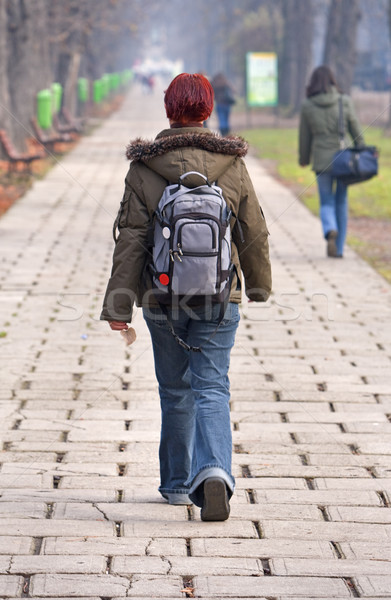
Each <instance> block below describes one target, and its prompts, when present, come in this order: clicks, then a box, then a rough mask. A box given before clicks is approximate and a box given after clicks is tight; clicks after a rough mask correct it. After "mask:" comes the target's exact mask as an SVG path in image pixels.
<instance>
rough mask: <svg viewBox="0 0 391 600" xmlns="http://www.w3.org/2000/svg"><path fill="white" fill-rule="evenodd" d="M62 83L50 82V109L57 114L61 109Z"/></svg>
mask: <svg viewBox="0 0 391 600" xmlns="http://www.w3.org/2000/svg"><path fill="white" fill-rule="evenodd" d="M61 101H62V85H61V83H52V109H53V113H55V114H57V113H59V112H60V109H61Z"/></svg>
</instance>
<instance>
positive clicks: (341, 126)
mask: <svg viewBox="0 0 391 600" xmlns="http://www.w3.org/2000/svg"><path fill="white" fill-rule="evenodd" d="M338 135H339V147H340V149H341V150H344V148H345V121H344V118H343V100H342V95H340V96H339V98H338Z"/></svg>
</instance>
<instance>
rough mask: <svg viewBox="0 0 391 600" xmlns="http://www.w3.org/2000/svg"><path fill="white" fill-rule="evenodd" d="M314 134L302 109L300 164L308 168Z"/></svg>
mask: <svg viewBox="0 0 391 600" xmlns="http://www.w3.org/2000/svg"><path fill="white" fill-rule="evenodd" d="M311 146H312V133H311V128H310V125H309V123H308V117H307V114H306V112H305V109H304V108H302V109H301V113H300V125H299V164H300V165H301V166H303V167H304V166H306V165H309V164H310V161H311Z"/></svg>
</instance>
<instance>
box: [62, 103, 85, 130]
mask: <svg viewBox="0 0 391 600" xmlns="http://www.w3.org/2000/svg"><path fill="white" fill-rule="evenodd" d="M61 114H62V116H63V117H64V119H65V121H66V122H67V124H68V125H69V126H70V127H74V128H75V131H77V132H78V133H82V132H83V130H84V125H85V122H86V119H84V118H83V117H80V118H76V117H73V116H72V115H71V113H70V112H69V110H68V109H67V107H66V106H63V108H62V111H61Z"/></svg>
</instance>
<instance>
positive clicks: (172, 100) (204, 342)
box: [101, 73, 271, 521]
mask: <svg viewBox="0 0 391 600" xmlns="http://www.w3.org/2000/svg"><path fill="white" fill-rule="evenodd" d="M164 100H165V108H166V113H167V117H168V119H169V123H170V128H169V129H164V130H163V131H161V132H160V133H159V134H158V136H157V137H156V138H155V140H154V141H145V140H141V139H138V140H135V141H133V142H131V143H130V145H129V146H128V149H127V157H128V158H129V159H130V160H131V161H132V162H131V164H130V168H129V171H128V174H127V176H126V180H125V193H124V196H123V199H122V202H121V207H120V211H119V216H118V228H119V236H118V239H117V242H116V246H115V250H114V256H113V269H112V274H111V278H110V280H109V283H108V287H107V292H106V296H105V299H104V304H103V310H102V314H101V319H103V320H106V321H109V324H110V326H111V328H112V329H113V330H123V329H125V330H126V329H127V328H128V326H127V323H130V322H131V319H132V304H133V299H135V300H136V303H137V305H138V306H142V307H143V315H144V318H145V321H146V323H147V326H148V328H149V331H150V334H151V338H152V345H153V352H154V360H155V372H156V377H157V380H158V382H159V394H160V403H161V415H162V423H161V438H160V450H159V458H160V487H159V491H160V493H161V495H162V496H163V497H164V498H165V499H166V500H167V501H168V503H169V504H191V503H192V502H194V504H196V505H197V506H199V507H200V508H201V519H202V520H204V521H223V520H225V519H227V518H228V516H229V510H230V508H229V499H230V497H231V496H232V493H233V490H234V483H235V482H234V478H233V476H232V472H231V457H232V437H231V427H230V414H229V400H230V392H229V379H228V368H229V362H230V353H231V349H232V346H233V344H234V339H235V333H236V329H237V327H238V322H239V309H238V304H239V302H240V300H241V278H242V276H241V271H243V274H244V278H245V282H246V294H247V296H248V297H249V298H250V299H251V300H253V301H255V302H264V301H266V300H267V298H268V296H269V293H270V288H271V273H270V262H269V251H268V231H267V227H266V223H265V219H264V217H263V213H262V210H261V209H260V206H259V203H258V200H257V197H256V195H255V192H254V189H253V186H252V183H251V180H250V178H249V175H248V173H247V170H246V167H245V164H244V162H243V159H242V157H243V156H244V155H245V154H246V151H247V144H246V142H245V141H244V140H243V139H242V138H239V137H235V138H229V139H225V138H222V137H220V136H218V135H216V134H214V133H212V132H211V131H209V130H208V129H204V128H203V122H204V120H205V119H207V118H208V117H209V116H210V114H211V112H212V109H213V89H212V87H211V85H210V83H209V82H208V80H207V79H206V78H205V77H203V76H202V75H199V74H195V75H191V74H187V73H182V74H181V75H178V76H177V77H176V78H175V79H174V80H173V81H172V82H171V83H170V85H169V87H168V89H167V91H166V92H165V97H164ZM194 172H196V173H194ZM185 174H186V177H185V186H186V188H187V189H188V190H190V193H191V194H192V196H193V200H191V206H190V208H187V210H188V217H186V218H187V220H188V222H189V223H188V224H184V225H183V226H182V229H181V232H182V233H181V244H182V245H180V244H179V243H178V244H174V245H173V248H174V249H173V250H172V254H170V256H171V261H169V264H170V265H171V267H170V269H174V268H182V267H181V265H182V266H185V265H186V269H187V265H188V264H189V263H191V260H190V259H189V256H190V257H192V256H195V254H197V253H196V252H190V251H187V250H186V251H182V248H184V239H185V238H186V240H187V241H188V242H189V243H190V242H192V243H193V244H195V245H196V246H197V244H198V245H199V244H201V239H199V238H198V237H197V236H195V237H194V235H193V234H192V233H191V231H192V230H193V227H194V226H197V223H199V222H198V220H197V213H196V210H198V206H199V205H200V203H201V202H203V201H204V199H201V200H200V198H201V188H200V184H201V185H202V184H204V189H206V191H208V189H209V187H208V186H210V185H211V184H212V183H213V182H216V181H218V186H219V187H220V188H221V189H222V192H223V197H224V199H225V202H226V203H227V205H228V211H229V212H228V213H227V214H229V215H231V213H230V211H232V217H231V219H230V227H231V232H232V243H231V249H232V263H233V265H234V270H233V276H232V277H231V278H229V284H228V285H227V290H228V295H227V302H226V304H225V305H224V304H219V303H215V304H211V303H210V302H208V303H207V302H205V298H201V297H199V296H196V297H194V298H193V302H192V304H191V306H190V301H189V302H188V304H186V302H184V300H187V297H182V298H181V299H180V302H179V303H177V304H168V305H166V306H163V305H162V304H160V305H159V303H158V302H157V301H156V298H155V296H154V290H153V287H152V283H153V282H152V278H153V276H154V275H155V276H156V270H155V271H153V269H152V267H153V264H151V263H150V249H151V236H150V235H149V233H150V230H151V224H153V223H155V226H154V231H155V232H156V227H157V224H156V221H157V219H158V217H159V215H157V216H156V218H154V215H155V211H156V208H157V206H158V204H159V200H160V198H161V196H162V194H163V191H164V190H165V188H166V186H167V184H168V183H170V184H173V186H174V187H173V188H170V190H171V189H172V190H173V191H174V195H175V194H176V193H177V192H178V193H182V192H183V189H181V185H177V184H178V182H179V179H180V178H181V177H182V176H183V175H185ZM200 174H201V178H202V177H203V176H205V177H207V179H208V182H211V183H210V184H209V183H208V185H206V184H205V181H204V180H203V181H201V182H200ZM181 181H182V180H181ZM179 183H181V182H179ZM195 188H196V189H195ZM193 189H194V192H193V191H191V190H193ZM175 190H176V191H175ZM166 192H167V190H166ZM205 193H206V192H205ZM164 197H166V196H164ZM169 198H171V194H170V196H169ZM186 202H189V200H186ZM203 206H204V205H202V207H203ZM159 214H160V213H159ZM185 214H186V215H187V212H185ZM161 216H162V217H164V219H165V218H166V217H167V213H166V212H164V213H161ZM228 219H229V217H228ZM159 223H160V222H159ZM191 223H192V225H191V226H190V228H189V225H190V224H191ZM163 225H164V227H163ZM168 225H169V224H168ZM168 225H167V223H163V224H162V225H161V227H163V229H162V234H163V237H165V238H166V239H170V227H169V226H168ZM213 231H214V225H213V222H212V221H210V222H209V224H205V225H204V232H205V235H206V237H207V238H208V239H210V240H214V239H215V234H213V233H212V232H213ZM208 232H209V234H208ZM202 235H204V234H202ZM178 236H179V234H178ZM159 243H160V238H159ZM163 243H164V241H163ZM211 243H212V242H211ZM156 247H157V245H156ZM159 247H160V246H159ZM156 252H157V250H156ZM206 255H207V256H211V254H207V253H205V256H206ZM197 256H199V255H197ZM211 258H212V259H213V256H211ZM148 264H149V267H150V268H148ZM186 272H187V271H186ZM212 272H214V269H212ZM170 273H171V270H169V271H168V275H167V274H164V276H162V277H161V278H160V279H159V280H160V281H161V283H162V285H163V286H164V285H168V281H169V280H170V277H169V275H170ZM172 273H173V271H172ZM221 273H222V271H221ZM173 280H174V276H173ZM222 307H223V310H222ZM173 332H174V334H175V337H174V335H173ZM178 340H179V342H180V343H178ZM197 348H198V349H199V348H201V351H193V350H196V349H197Z"/></svg>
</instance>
